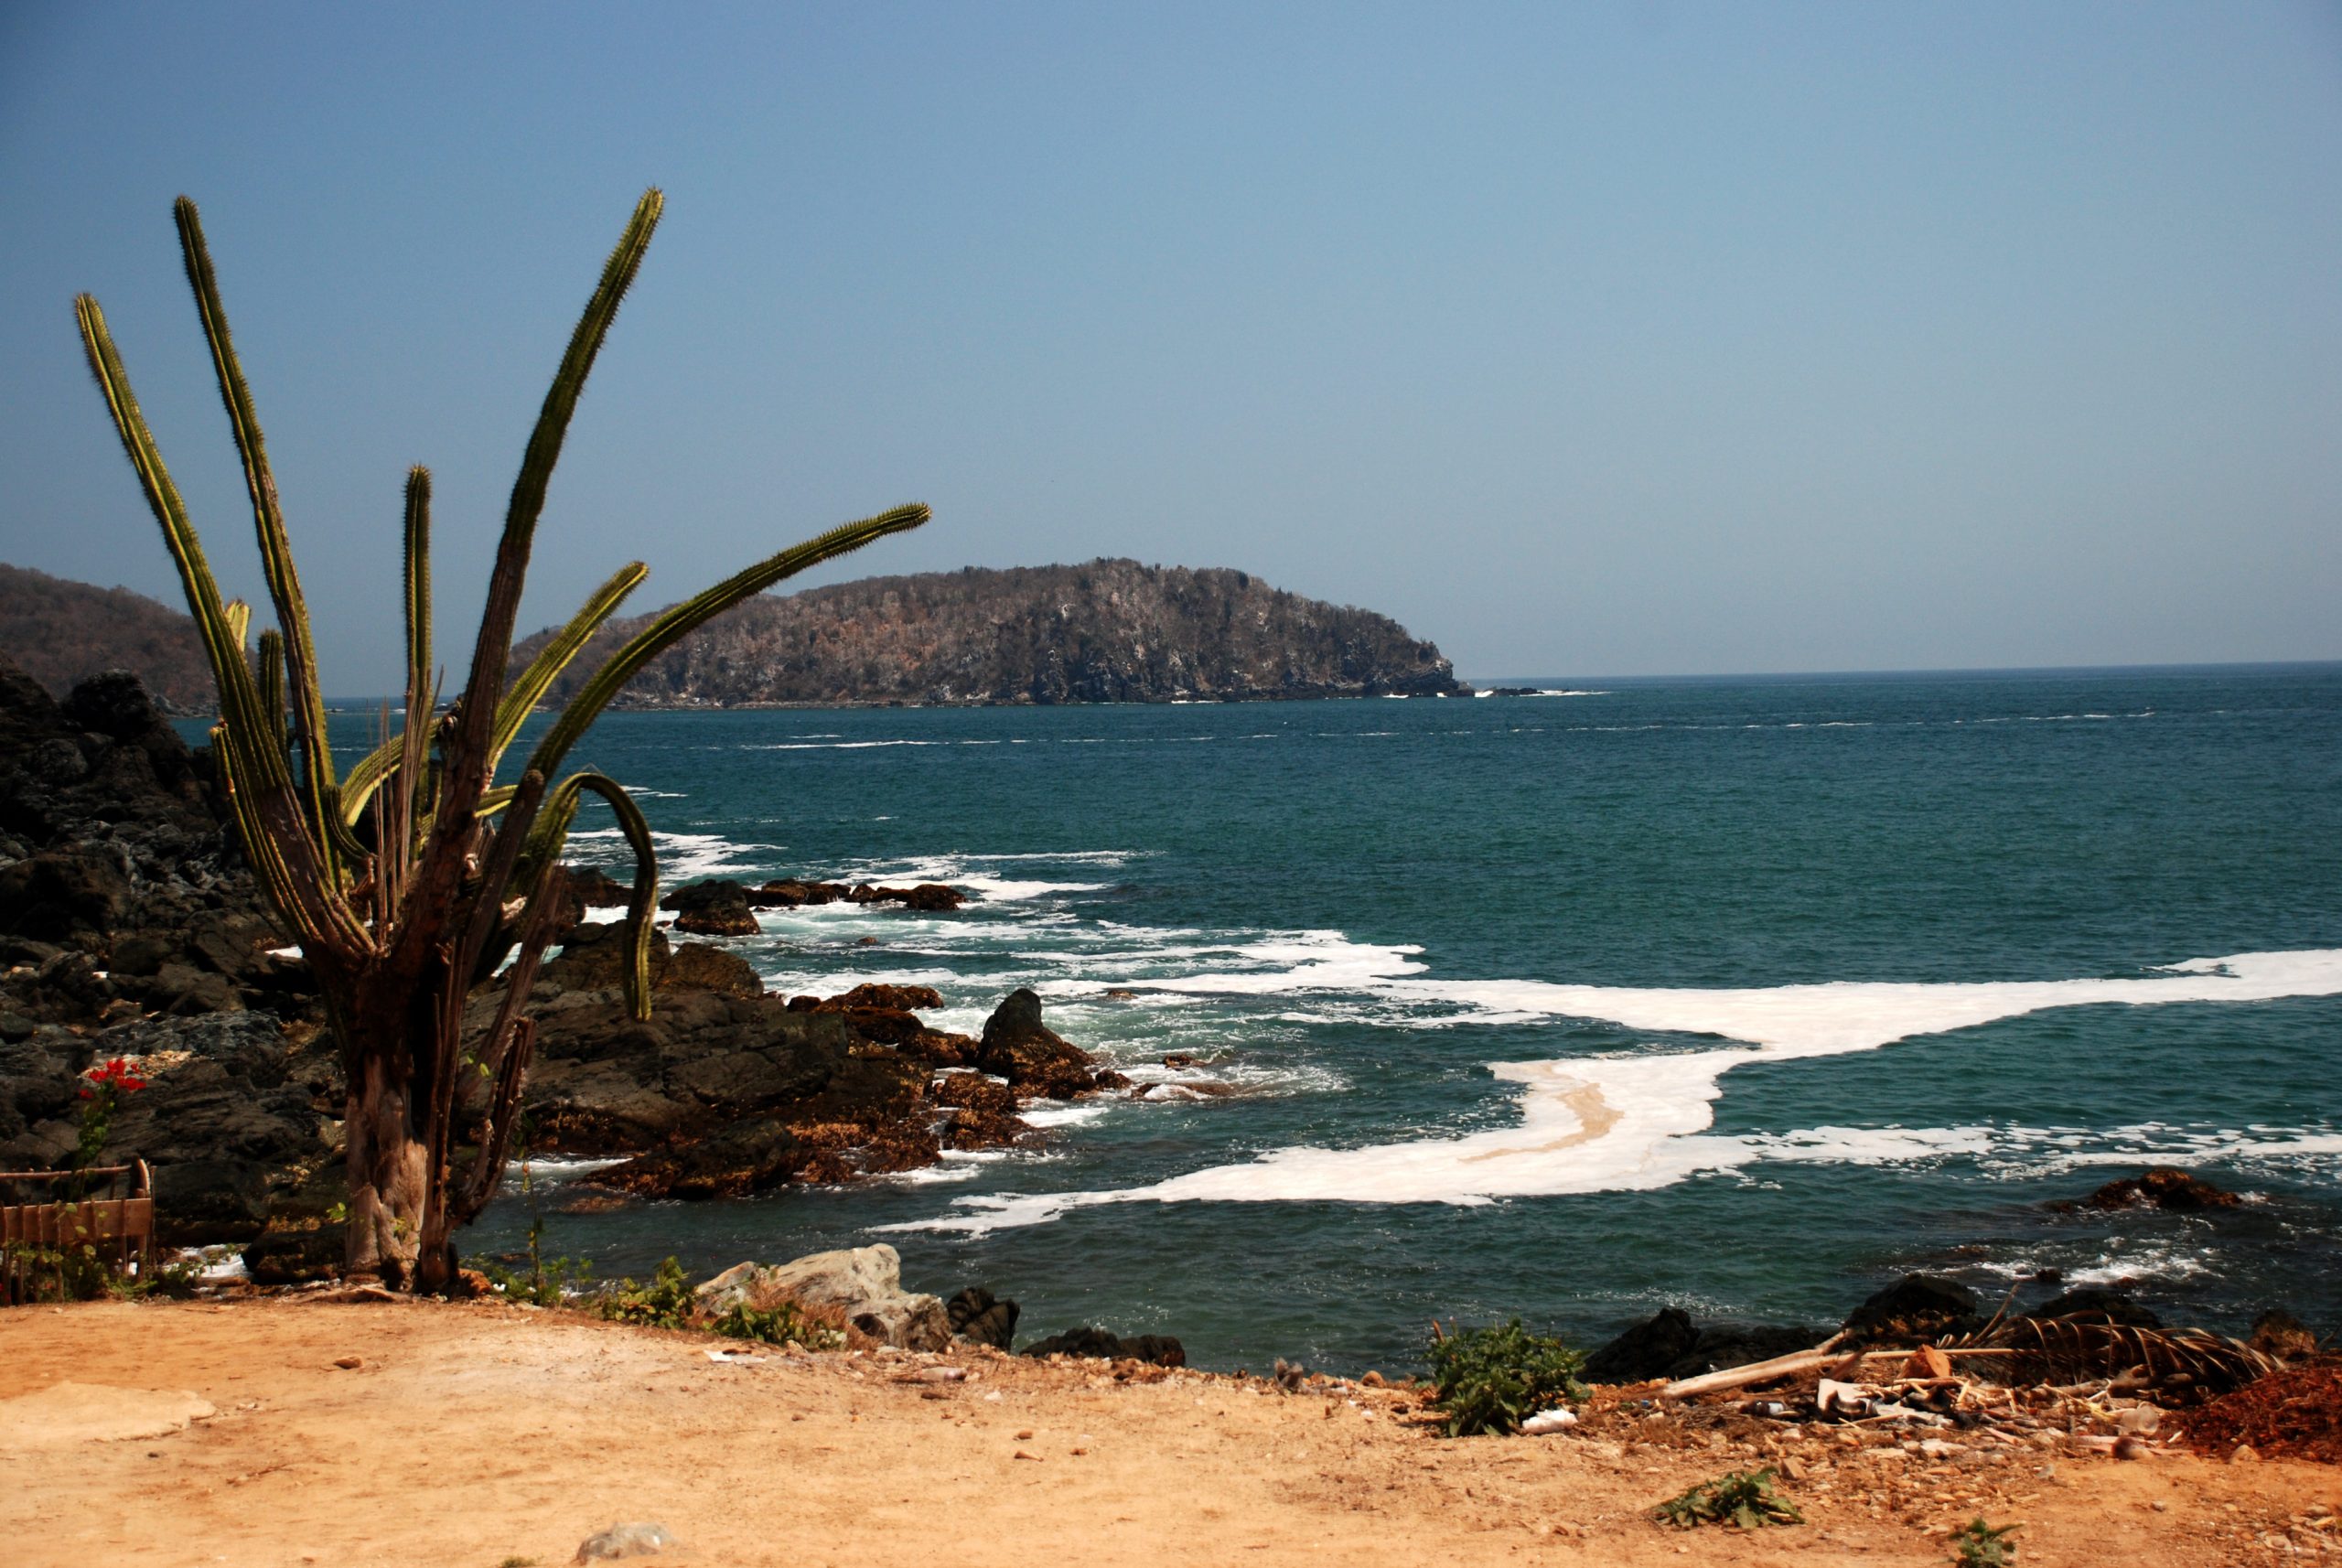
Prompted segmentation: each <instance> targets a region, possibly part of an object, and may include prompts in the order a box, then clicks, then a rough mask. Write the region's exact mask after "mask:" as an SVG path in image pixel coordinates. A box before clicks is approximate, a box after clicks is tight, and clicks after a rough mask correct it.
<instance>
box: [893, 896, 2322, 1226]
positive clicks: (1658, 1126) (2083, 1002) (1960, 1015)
mask: <svg viewBox="0 0 2342 1568" xmlns="http://www.w3.org/2000/svg"><path fill="white" fill-rule="evenodd" d="M1331 935H1333V934H1332V933H1311V936H1312V937H1316V938H1324V937H1328V936H1331ZM1276 945H1287V944H1262V949H1263V950H1265V949H1268V948H1270V947H1272V946H1276ZM1289 945H1290V946H1292V947H1293V948H1295V950H1299V951H1301V952H1303V953H1306V952H1307V951H1308V950H1310V949H1311V948H1313V947H1315V946H1320V945H1330V944H1322V943H1313V942H1306V941H1305V942H1296V943H1292V944H1289ZM1352 946H1353V947H1356V949H1357V954H1358V955H1359V956H1357V957H1355V958H1353V959H1346V960H1345V961H1338V962H1334V963H1327V964H1322V965H1321V964H1320V963H1317V962H1314V961H1308V960H1307V959H1305V960H1304V961H1301V962H1297V963H1295V964H1292V965H1290V966H1289V967H1287V968H1285V969H1284V970H1282V971H1277V972H1268V973H1254V974H1237V975H1206V976H1197V977H1193V978H1192V979H1189V980H1185V981H1178V982H1158V984H1161V985H1166V986H1174V987H1176V988H1180V989H1187V990H1194V989H1205V990H1220V989H1241V990H1245V991H1248V992H1251V993H1256V994H1258V993H1273V992H1275V991H1278V990H1290V991H1307V990H1314V989H1322V988H1327V987H1340V988H1344V989H1350V988H1358V987H1360V986H1364V987H1367V988H1370V989H1373V990H1377V991H1380V992H1381V993H1384V994H1387V995H1390V996H1392V997H1395V998H1399V999H1402V1000H1410V1001H1415V1002H1420V1003H1429V1004H1446V1005H1449V1006H1452V1007H1456V1008H1459V1009H1461V1011H1460V1012H1458V1013H1456V1015H1453V1016H1452V1017H1451V1018H1450V1019H1449V1020H1447V1021H1449V1022H1461V1021H1470V1022H1515V1021H1520V1020H1527V1019H1533V1018H1539V1017H1577V1018H1598V1019H1604V1020H1607V1021H1609V1022H1611V1023H1616V1024H1619V1025H1623V1026H1627V1027H1628V1028H1633V1029H1649V1030H1652V1031H1657V1032H1663V1033H1667V1034H1672V1035H1687V1034H1689V1035H1712V1036H1723V1037H1724V1038H1726V1039H1731V1040H1735V1041H1743V1042H1746V1044H1736V1045H1730V1046H1723V1047H1716V1048H1713V1049H1703V1050H1690V1051H1660V1050H1651V1051H1644V1052H1639V1053H1632V1054H1620V1055H1613V1056H1599V1057H1585V1058H1572V1059H1566V1060H1559V1061H1531V1062H1498V1063H1494V1064H1492V1065H1491V1067H1490V1069H1489V1070H1490V1071H1491V1072H1493V1073H1494V1074H1495V1076H1496V1077H1498V1078H1499V1079H1504V1080H1506V1081H1509V1082H1512V1083H1517V1084H1520V1086H1521V1095H1520V1122H1519V1124H1517V1125H1514V1126H1509V1127H1503V1128H1497V1129H1492V1130H1489V1131H1486V1132H1480V1133H1471V1134H1468V1135H1465V1136H1461V1137H1452V1138H1422V1139H1414V1140H1411V1141H1407V1142H1402V1143H1395V1144H1375V1145H1371V1146H1369V1147H1364V1148H1355V1149H1326V1148H1314V1147H1296V1148H1285V1149H1277V1150H1273V1151H1271V1152H1270V1153H1268V1154H1265V1155H1262V1156H1261V1157H1260V1158H1258V1159H1256V1160H1253V1161H1251V1162H1249V1163H1246V1164H1242V1165H1218V1166H1212V1167H1209V1168H1207V1169H1204V1170H1199V1171H1195V1172H1191V1173H1189V1174H1188V1175H1186V1176H1175V1177H1172V1178H1171V1179H1169V1180H1167V1181H1164V1182H1159V1183H1157V1184H1155V1186H1152V1187H1137V1188H1132V1189H1128V1190H1124V1191H1119V1192H1090V1193H1066V1194H1049V1195H1035V1196H1029V1197H1015V1198H999V1199H994V1198H982V1199H978V1198H969V1199H962V1200H961V1204H962V1208H963V1210H965V1211H964V1212H962V1214H960V1215H958V1216H956V1217H952V1218H948V1219H936V1220H929V1221H927V1222H925V1223H926V1225H928V1226H929V1227H930V1228H937V1229H946V1230H992V1229H994V1228H996V1227H1000V1226H1004V1225H1018V1224H1033V1223H1037V1222H1039V1221H1042V1220H1046V1219H1054V1218H1056V1217H1057V1216H1058V1214H1061V1213H1063V1212H1064V1211H1065V1210H1066V1209H1068V1208H1074V1207H1079V1206H1083V1205H1088V1204H1094V1203H1117V1202H1135V1201H1154V1202H1179V1201H1184V1200H1191V1199H1203V1200H1214V1201H1220V1202H1277V1201H1286V1202H1293V1201H1351V1202H1380V1203H1450V1204H1466V1205H1469V1204H1481V1203H1487V1202H1488V1201H1490V1200H1491V1199H1494V1198H1499V1197H1528V1196H1535V1195H1547V1194H1558V1193H1580V1192H1600V1191H1623V1190H1634V1189H1644V1188H1651V1187H1666V1186H1669V1185H1671V1184H1672V1183H1674V1182H1677V1181H1681V1180H1682V1179H1684V1178H1685V1177H1686V1176H1691V1175H1692V1174H1693V1173H1695V1172H1699V1171H1703V1170H1719V1169H1734V1168H1738V1167H1739V1166H1741V1165H1747V1164H1750V1163H1753V1162H1755V1161H1756V1160H1760V1159H1767V1158H1771V1159H1842V1158H1849V1157H1857V1158H1869V1159H1873V1160H1890V1159H1907V1158H1914V1157H1938V1156H1941V1155H1949V1154H1961V1153H1970V1154H1972V1153H1978V1152H1981V1150H1982V1148H1983V1147H1984V1146H1985V1145H1986V1144H1987V1143H1988V1142H1989V1139H1988V1137H1987V1136H1986V1135H1985V1134H1984V1133H1982V1132H1981V1131H1980V1130H1977V1129H1945V1130H1941V1131H1939V1132H1928V1131H1924V1130H1922V1131H1912V1130H1906V1129H1882V1130H1856V1129H1830V1128H1817V1129H1814V1130H1812V1131H1811V1132H1810V1133H1790V1134H1786V1135H1777V1136H1774V1137H1770V1138H1718V1137H1713V1136H1703V1135H1702V1134H1704V1133H1706V1132H1707V1129H1708V1128H1709V1126H1710V1125H1711V1124H1712V1122H1713V1120H1714V1116H1713V1112H1712V1111H1711V1107H1712V1105H1713V1104H1714V1101H1715V1099H1716V1098H1717V1096H1718V1095H1719V1094H1720V1093H1721V1092H1722V1088H1723V1083H1722V1080H1723V1078H1724V1074H1725V1073H1727V1072H1729V1071H1731V1070H1732V1069H1734V1068H1736V1067H1745V1066H1747V1065H1750V1064H1752V1063H1757V1062H1780V1061H1794V1060H1799V1059H1801V1058H1813V1057H1826V1056H1836V1055H1842V1054H1845V1053H1850V1052H1857V1051H1866V1050H1875V1049H1876V1048H1878V1047H1881V1046H1885V1045H1887V1044H1889V1043H1891V1042H1893V1041H1896V1040H1901V1039H1907V1038H1910V1037H1912V1036H1919V1035H1933V1034H1941V1033H1944V1032H1946V1031H1949V1030H1954V1029H1963V1028H1972V1027H1975V1026H1979V1025H1983V1024H1989V1023H1993V1022H1994V1021H1996V1020H1999V1019H2004V1018H2011V1017H2016V1016H2019V1015H2024V1014H2028V1013H2035V1012H2039V1011H2042V1010H2043V1009H2046V1008H2054V1007H2079V1006H2090V1005H2099V1004H2129V1005H2139V1006H2144V1005H2152V1004H2161V1003H2174V1002H2258V1001H2270V1000H2273V999H2276V998H2279V997H2288V996H2326V995H2335V994H2342V949H2317V950H2304V951H2295V952H2258V953H2239V954H2235V955H2233V956H2230V957H2228V958H2221V959H2197V960H2193V961H2188V962H2186V963H2180V964H2175V965H2172V966H2170V967H2169V968H2167V969H2165V970H2162V971H2160V972H2156V973H2154V974H2151V975H2145V976H2138V977H2131V978H2121V979H2091V980H2063V981H2017V982H2003V983H1989V982H1988V983H1937V984H1927V983H1885V982H1842V983H1830V984H1821V985H1788V986H1774V987H1768V988H1762V989H1728V990H1727V989H1716V990H1694V989H1650V990H1643V989H1634V988H1628V987H1623V986H1599V985H1558V984H1552V983H1543V982H1536V981H1439V980H1425V979H1420V978H1414V977H1413V976H1412V975H1411V974H1407V973H1404V972H1396V971H1399V970H1400V969H1401V968H1402V966H1403V969H1404V970H1410V971H1411V970H1416V969H1419V968H1420V967H1421V966H1419V965H1415V964H1413V963H1411V962H1408V961H1406V960H1405V958H1404V956H1403V955H1404V954H1405V953H1406V952H1407V951H1409V950H1407V949H1401V948H1385V949H1372V948H1366V947H1362V946H1358V945H1356V944H1352ZM1230 982H1241V983H1242V984H1241V985H1237V986H1231V985H1230ZM2272 1142H2278V1140H2272ZM2282 1142H2283V1143H2284V1144H2285V1146H2286V1147H2287V1149H2288V1150H2289V1151H2291V1152H2299V1153H2314V1152H2315V1145H2316V1144H2318V1143H2319V1142H2320V1140H2303V1139H2300V1138H2294V1139H2290V1140H2283V1141H2282ZM2337 1142H2342V1140H2337ZM910 1228H917V1227H910Z"/></svg>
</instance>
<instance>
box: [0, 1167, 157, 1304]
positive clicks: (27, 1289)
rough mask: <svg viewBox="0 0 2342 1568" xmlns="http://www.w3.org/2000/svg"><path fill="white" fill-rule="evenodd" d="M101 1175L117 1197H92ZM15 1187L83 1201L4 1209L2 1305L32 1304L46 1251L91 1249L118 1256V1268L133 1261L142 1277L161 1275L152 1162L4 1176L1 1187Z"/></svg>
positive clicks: (0, 1212) (0, 1216)
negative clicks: (59, 1191) (68, 1191)
mask: <svg viewBox="0 0 2342 1568" xmlns="http://www.w3.org/2000/svg"><path fill="white" fill-rule="evenodd" d="M101 1177H102V1178H104V1187H105V1190H106V1191H107V1192H108V1193H109V1195H110V1196H108V1197H89V1196H87V1194H88V1193H89V1191H90V1190H91V1184H92V1183H95V1182H97V1181H98V1180H99V1178H101ZM15 1183H25V1184H29V1185H31V1186H33V1187H49V1188H55V1187H59V1186H65V1187H71V1188H74V1189H76V1196H74V1197H70V1198H57V1199H52V1200H50V1201H49V1202H47V1203H13V1204H5V1205H0V1302H5V1303H7V1304H10V1305H14V1304H16V1303H18V1302H22V1301H27V1300H30V1299H32V1297H33V1296H34V1294H37V1292H38V1286H39V1276H40V1274H42V1273H46V1272H48V1267H49V1266H48V1265H46V1264H43V1263H42V1262H39V1254H41V1253H44V1252H63V1251H67V1250H68V1249H70V1248H79V1247H81V1246H83V1245H89V1246H93V1247H95V1248H97V1249H98V1251H99V1253H100V1255H101V1256H104V1255H106V1254H108V1253H111V1254H112V1261H113V1264H114V1266H115V1267H116V1268H117V1269H120V1268H124V1267H126V1266H127V1265H128V1264H129V1262H131V1260H132V1259H133V1258H136V1259H137V1261H138V1273H139V1274H140V1275H141V1276H142V1277H144V1276H145V1275H148V1274H151V1273H153V1272H154V1267H155V1184H154V1178H153V1176H150V1175H149V1174H148V1172H147V1169H146V1162H145V1160H135V1161H133V1162H132V1163H131V1164H129V1165H97V1166H93V1167H91V1169H89V1170H81V1171H0V1184H15ZM5 1190H7V1189H6V1187H5V1185H0V1191H5Z"/></svg>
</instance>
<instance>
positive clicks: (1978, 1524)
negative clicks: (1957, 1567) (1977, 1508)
mask: <svg viewBox="0 0 2342 1568" xmlns="http://www.w3.org/2000/svg"><path fill="white" fill-rule="evenodd" d="M2016 1528H2017V1527H2016V1526H2014V1525H2013V1524H2004V1525H2001V1526H1998V1527H1997V1528H1996V1527H1994V1526H1993V1525H1989V1524H1986V1523H1985V1522H1984V1521H1983V1520H1982V1518H1981V1517H1980V1518H1976V1519H1971V1520H1969V1521H1968V1522H1967V1523H1966V1524H1964V1525H1961V1527H1960V1528H1959V1529H1958V1530H1954V1531H1953V1532H1952V1537H1951V1551H1952V1561H1953V1562H1955V1563H1959V1564H1961V1568H2009V1564H2011V1563H2014V1562H2015V1561H2016V1543H2015V1542H2014V1541H2011V1540H2009V1539H2008V1538H2009V1537H2010V1536H2012V1535H2014V1534H2015V1533H2016Z"/></svg>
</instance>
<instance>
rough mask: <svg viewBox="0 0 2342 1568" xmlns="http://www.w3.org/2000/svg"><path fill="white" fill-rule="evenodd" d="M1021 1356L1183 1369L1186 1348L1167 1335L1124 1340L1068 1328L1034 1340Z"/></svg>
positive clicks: (1096, 1331)
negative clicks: (1081, 1357) (1072, 1357)
mask: <svg viewBox="0 0 2342 1568" xmlns="http://www.w3.org/2000/svg"><path fill="white" fill-rule="evenodd" d="M1017 1354H1019V1355H1023V1356H1036V1357H1038V1356H1083V1357H1088V1358H1090V1359H1095V1360H1100V1361H1145V1362H1148V1363H1150V1364H1151V1365H1154V1366H1157V1367H1184V1366H1186V1365H1187V1348H1186V1347H1185V1346H1183V1345H1181V1344H1180V1343H1179V1342H1178V1341H1177V1340H1176V1339H1174V1338H1173V1337H1171V1336H1169V1335H1167V1334H1141V1335H1137V1336H1134V1337H1131V1338H1128V1339H1123V1338H1120V1337H1116V1336H1114V1335H1112V1334H1109V1333H1107V1332H1106V1331H1105V1330H1104V1329H1102V1328H1069V1329H1067V1330H1066V1331H1065V1332H1064V1333H1062V1334H1052V1335H1050V1336H1049V1337H1047V1339H1037V1340H1035V1341H1034V1342H1033V1343H1032V1344H1030V1345H1027V1346H1026V1347H1025V1348H1024V1349H1023V1350H1021V1351H1019V1352H1017Z"/></svg>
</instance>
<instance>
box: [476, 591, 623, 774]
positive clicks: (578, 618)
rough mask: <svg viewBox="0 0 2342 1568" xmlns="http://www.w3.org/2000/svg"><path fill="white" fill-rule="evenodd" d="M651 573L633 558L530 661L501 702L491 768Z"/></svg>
mask: <svg viewBox="0 0 2342 1568" xmlns="http://www.w3.org/2000/svg"><path fill="white" fill-rule="evenodd" d="M648 576H650V567H648V566H645V565H644V564H642V563H641V562H639V561H631V562H628V564H626V565H624V566H622V567H620V568H619V569H618V571H617V572H615V573H613V574H612V575H611V576H610V580H609V581H608V582H607V583H604V584H603V585H601V586H600V587H599V588H596V590H595V591H594V596H593V597H592V598H589V599H587V600H586V601H585V607H584V608H582V609H580V610H579V611H578V612H577V613H576V614H575V615H574V616H572V617H571V618H569V624H568V625H566V626H564V627H563V628H561V630H560V632H559V633H558V634H556V635H555V636H554V638H553V640H552V641H551V642H548V643H546V644H545V645H544V647H543V650H540V651H539V652H538V654H537V656H536V657H535V658H534V659H532V660H530V661H529V667H528V668H527V669H526V670H523V671H521V673H520V676H519V677H518V678H517V679H516V680H514V682H512V685H511V689H510V690H509V691H507V692H506V693H504V700H503V702H501V703H499V704H498V705H497V709H496V738H495V741H494V744H493V746H491V747H490V750H489V768H491V769H492V768H494V767H495V765H496V760H497V759H498V758H500V757H502V756H503V755H504V753H505V751H506V749H507V748H508V747H510V746H511V744H512V742H513V740H514V738H515V737H517V736H519V735H520V733H521V725H525V724H527V723H528V722H529V714H531V713H532V712H533V711H535V708H536V705H537V704H538V703H541V702H543V700H544V695H545V693H546V692H547V691H548V690H549V689H551V687H552V685H553V682H555V681H557V680H559V679H560V678H561V672H562V671H564V670H566V669H568V668H569V666H570V664H571V662H572V661H574V660H575V659H576V657H577V655H578V654H579V653H580V652H582V651H583V650H584V649H585V645H586V643H588V642H590V641H592V640H593V637H594V634H595V633H596V632H597V631H599V630H600V629H601V628H602V623H603V622H604V621H606V620H607V619H609V618H610V617H611V616H612V615H614V614H616V613H617V612H618V607H619V606H620V605H622V604H624V603H625V602H626V598H627V596H628V594H631V593H633V592H634V590H635V589H637V588H639V587H640V586H641V585H642V582H643V579H644V578H646V577H648Z"/></svg>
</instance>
